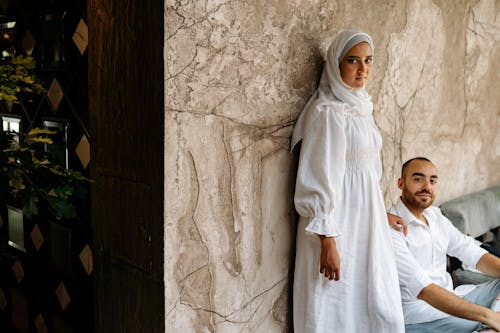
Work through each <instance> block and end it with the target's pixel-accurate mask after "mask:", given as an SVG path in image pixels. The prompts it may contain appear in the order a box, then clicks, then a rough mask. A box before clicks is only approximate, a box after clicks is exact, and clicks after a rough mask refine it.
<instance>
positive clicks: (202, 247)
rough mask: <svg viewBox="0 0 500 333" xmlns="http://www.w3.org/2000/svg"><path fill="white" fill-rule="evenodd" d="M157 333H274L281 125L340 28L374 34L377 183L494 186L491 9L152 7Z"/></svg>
mask: <svg viewBox="0 0 500 333" xmlns="http://www.w3.org/2000/svg"><path fill="white" fill-rule="evenodd" d="M165 6H166V12H165V13H166V14H165V22H166V27H165V61H166V63H165V64H166V74H165V75H166V77H165V80H166V87H167V94H166V102H165V104H166V105H165V109H166V124H165V131H166V133H165V156H166V160H165V185H166V186H165V188H166V193H165V198H166V202H165V298H166V302H165V304H166V305H165V306H166V310H165V311H166V328H167V329H166V331H167V332H180V331H182V332H231V333H232V332H287V331H288V330H287V328H286V325H287V320H288V317H287V316H289V314H288V302H289V300H288V288H289V286H288V283H289V267H290V265H291V256H292V253H293V252H292V249H293V235H294V232H295V231H294V228H295V226H294V219H295V215H294V214H295V213H294V210H293V206H292V200H293V194H292V192H293V186H294V176H295V175H294V173H295V168H296V159H294V158H293V156H291V154H290V153H289V152H288V150H289V139H290V134H291V131H292V128H293V124H294V122H295V119H296V118H297V116H298V114H299V113H300V111H301V110H302V107H303V106H304V104H305V102H306V100H307V98H308V97H309V96H310V95H311V93H312V92H313V90H314V88H315V84H316V82H317V79H318V77H319V73H320V70H321V67H322V54H323V53H324V51H325V50H326V48H327V46H328V44H329V42H330V41H331V38H332V36H333V35H334V34H335V33H336V32H337V31H339V30H340V29H342V28H346V27H358V28H360V29H362V30H364V31H366V32H368V33H370V34H371V35H372V36H373V39H374V41H375V45H376V50H375V59H376V61H375V65H374V69H373V73H372V74H373V76H372V81H371V82H370V85H369V86H368V90H369V92H370V93H371V94H372V96H373V100H374V103H375V118H376V121H377V123H378V125H379V127H380V129H381V132H382V135H383V138H384V148H383V155H382V157H383V161H384V177H383V182H382V188H383V190H384V193H385V198H386V201H387V204H389V203H390V202H392V201H393V200H395V199H396V198H397V195H398V192H397V188H396V185H395V181H396V179H397V176H398V173H399V169H400V165H401V162H402V161H404V160H406V159H407V158H409V157H413V156H416V155H423V156H427V157H429V158H431V159H432V160H433V161H434V162H435V163H436V164H437V166H438V167H439V170H440V176H441V180H440V183H441V193H440V197H439V199H438V200H439V201H443V200H447V199H450V198H453V197H456V196H458V195H461V194H464V193H468V192H472V191H475V190H479V189H483V188H486V187H488V186H491V185H494V184H499V183H500V133H499V130H498V129H499V120H498V115H499V113H500V93H499V91H500V88H499V87H500V85H499V82H500V70H499V65H498V64H499V60H500V43H499V40H500V2H499V1H498V0H479V1H466V0H454V1H450V0H435V1H431V0H408V1H381V0H378V1H363V0H353V1H349V3H348V4H347V3H346V2H345V1H332V0H309V1H305V0H302V1H300V0H296V1H293V0H265V1H263V0H252V1H216V0H206V1H201V0H200V1H196V0H194V1H173V0H167V1H166V5H165Z"/></svg>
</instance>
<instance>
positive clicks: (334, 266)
mask: <svg viewBox="0 0 500 333" xmlns="http://www.w3.org/2000/svg"><path fill="white" fill-rule="evenodd" d="M319 238H320V240H321V259H320V270H319V271H320V273H321V274H323V275H325V277H327V278H329V279H330V280H335V281H338V280H340V256H339V253H338V252H337V244H336V243H335V238H333V237H325V236H323V235H320V236H319Z"/></svg>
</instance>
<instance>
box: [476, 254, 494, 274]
mask: <svg viewBox="0 0 500 333" xmlns="http://www.w3.org/2000/svg"><path fill="white" fill-rule="evenodd" d="M476 268H477V269H478V270H480V271H481V272H482V273H484V274H486V275H490V276H494V277H497V278H500V258H498V257H496V256H494V255H492V254H491V253H485V254H484V255H483V256H482V257H481V259H479V261H478V262H477V265H476Z"/></svg>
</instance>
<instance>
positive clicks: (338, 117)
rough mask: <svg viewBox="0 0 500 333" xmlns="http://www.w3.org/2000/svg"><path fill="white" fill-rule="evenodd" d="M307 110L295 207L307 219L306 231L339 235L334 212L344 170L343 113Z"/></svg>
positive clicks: (327, 110)
mask: <svg viewBox="0 0 500 333" xmlns="http://www.w3.org/2000/svg"><path fill="white" fill-rule="evenodd" d="M308 111H309V112H308V114H306V115H305V117H304V119H303V122H304V123H303V126H301V128H302V131H303V132H302V145H301V151H300V159H299V168H298V172H297V182H296V186H295V199H294V202H295V208H296V210H297V212H298V213H299V214H300V215H301V216H303V217H306V218H308V219H309V222H308V223H307V226H306V228H305V230H306V231H308V232H311V233H315V234H319V235H328V236H339V235H340V230H339V228H338V226H337V225H336V221H335V220H334V214H333V212H334V208H335V205H336V202H338V199H339V198H340V196H341V195H342V194H341V188H342V182H343V177H344V173H345V170H344V169H345V152H346V139H345V132H344V131H345V129H344V124H345V115H344V114H343V113H342V112H336V111H335V110H332V108H328V107H323V108H314V109H309V110H308Z"/></svg>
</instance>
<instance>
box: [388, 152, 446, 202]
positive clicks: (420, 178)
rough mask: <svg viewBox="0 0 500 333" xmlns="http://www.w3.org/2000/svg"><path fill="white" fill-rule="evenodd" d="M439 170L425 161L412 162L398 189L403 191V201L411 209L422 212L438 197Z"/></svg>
mask: <svg viewBox="0 0 500 333" xmlns="http://www.w3.org/2000/svg"><path fill="white" fill-rule="evenodd" d="M437 180H438V176H437V169H436V167H435V166H434V164H432V163H430V162H428V161H424V160H414V161H411V162H410V164H409V165H408V166H407V168H406V171H405V172H404V174H403V177H402V178H399V180H398V187H399V188H400V189H401V190H402V194H401V200H403V202H404V203H405V204H406V206H407V207H408V208H410V209H413V210H417V211H421V210H424V209H425V208H427V207H429V206H430V205H432V203H433V202H434V199H435V197H436V188H437Z"/></svg>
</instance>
